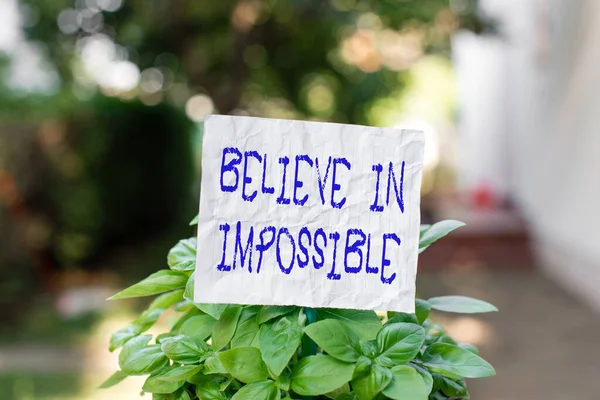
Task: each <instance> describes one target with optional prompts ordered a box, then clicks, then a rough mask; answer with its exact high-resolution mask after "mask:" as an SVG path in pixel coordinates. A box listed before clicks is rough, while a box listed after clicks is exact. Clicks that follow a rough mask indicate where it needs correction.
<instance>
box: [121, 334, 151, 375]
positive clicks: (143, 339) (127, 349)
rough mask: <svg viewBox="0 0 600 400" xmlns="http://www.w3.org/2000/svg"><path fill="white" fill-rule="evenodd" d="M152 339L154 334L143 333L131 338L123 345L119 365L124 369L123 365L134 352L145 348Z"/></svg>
mask: <svg viewBox="0 0 600 400" xmlns="http://www.w3.org/2000/svg"><path fill="white" fill-rule="evenodd" d="M151 339H152V335H141V336H136V337H134V338H131V339H130V340H129V341H128V342H127V343H125V345H124V346H123V350H121V353H120V354H119V367H121V369H123V365H124V364H125V362H126V361H127V359H129V357H131V355H132V354H133V353H135V352H136V351H138V350H140V349H143V348H144V347H146V346H147V345H148V342H150V340H151Z"/></svg>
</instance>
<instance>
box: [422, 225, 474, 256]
mask: <svg viewBox="0 0 600 400" xmlns="http://www.w3.org/2000/svg"><path fill="white" fill-rule="evenodd" d="M461 226H465V223H464V222H460V221H454V220H446V221H440V222H438V223H435V224H433V225H431V226H430V227H429V228H428V229H426V230H425V231H421V235H420V236H421V237H420V239H419V248H420V249H421V248H424V247H427V246H429V245H430V244H432V243H433V242H435V241H437V240H438V239H440V238H442V237H444V236H446V235H447V234H449V233H450V232H452V231H453V230H455V229H458V228H460V227H461Z"/></svg>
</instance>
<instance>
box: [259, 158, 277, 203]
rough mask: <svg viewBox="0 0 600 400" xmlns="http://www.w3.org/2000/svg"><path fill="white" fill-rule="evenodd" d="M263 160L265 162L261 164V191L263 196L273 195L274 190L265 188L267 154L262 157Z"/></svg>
mask: <svg viewBox="0 0 600 400" xmlns="http://www.w3.org/2000/svg"><path fill="white" fill-rule="evenodd" d="M263 159H264V160H265V162H264V163H263V173H262V184H261V190H262V192H263V194H273V193H275V188H274V187H268V186H265V182H266V181H267V154H265V155H264V157H263Z"/></svg>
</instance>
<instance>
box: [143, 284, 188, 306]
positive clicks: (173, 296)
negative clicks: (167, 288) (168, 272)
mask: <svg viewBox="0 0 600 400" xmlns="http://www.w3.org/2000/svg"><path fill="white" fill-rule="evenodd" d="M181 300H183V289H179V290H173V291H172V292H168V293H163V294H161V295H160V296H158V297H157V298H155V299H154V300H153V301H152V303H150V306H149V307H148V310H157V309H163V310H167V309H169V308H171V307H173V306H174V305H175V304H177V303H178V302H180V301H181Z"/></svg>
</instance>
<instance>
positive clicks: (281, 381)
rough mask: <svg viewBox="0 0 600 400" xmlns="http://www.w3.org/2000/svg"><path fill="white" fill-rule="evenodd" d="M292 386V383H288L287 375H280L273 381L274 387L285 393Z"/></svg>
mask: <svg viewBox="0 0 600 400" xmlns="http://www.w3.org/2000/svg"><path fill="white" fill-rule="evenodd" d="M291 384H292V381H290V378H289V377H288V376H287V375H280V376H278V377H277V380H276V381H275V386H277V387H278V388H279V389H281V390H283V391H285V392H287V391H289V390H290V385H291Z"/></svg>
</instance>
